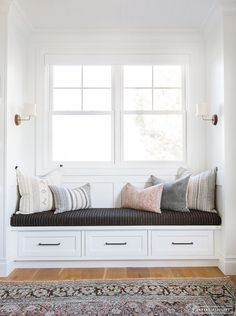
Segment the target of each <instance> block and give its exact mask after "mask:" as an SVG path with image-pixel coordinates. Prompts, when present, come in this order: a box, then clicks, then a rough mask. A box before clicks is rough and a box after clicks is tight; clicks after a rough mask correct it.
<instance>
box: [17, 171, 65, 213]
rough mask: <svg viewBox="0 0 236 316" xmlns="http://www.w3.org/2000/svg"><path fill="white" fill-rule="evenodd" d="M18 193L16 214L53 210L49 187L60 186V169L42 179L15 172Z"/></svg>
mask: <svg viewBox="0 0 236 316" xmlns="http://www.w3.org/2000/svg"><path fill="white" fill-rule="evenodd" d="M16 176H17V184H18V188H19V193H20V201H19V210H18V211H17V212H16V214H31V213H37V212H43V211H49V210H52V209H54V203H53V195H52V192H51V190H50V188H49V185H60V184H61V172H60V169H57V170H55V171H52V172H49V173H48V174H47V175H45V176H43V177H29V176H25V175H23V174H22V173H21V172H20V171H19V170H18V169H17V171H16Z"/></svg>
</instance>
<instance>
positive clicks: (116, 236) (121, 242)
mask: <svg viewBox="0 0 236 316" xmlns="http://www.w3.org/2000/svg"><path fill="white" fill-rule="evenodd" d="M85 243H86V245H85V255H86V257H92V258H96V259H98V260H99V259H104V258H106V259H113V258H115V259H129V258H140V259H141V258H142V257H146V256H147V232H146V231H142V230H139V231H119V230H116V231H105V232H101V231H93V232H86V235H85Z"/></svg>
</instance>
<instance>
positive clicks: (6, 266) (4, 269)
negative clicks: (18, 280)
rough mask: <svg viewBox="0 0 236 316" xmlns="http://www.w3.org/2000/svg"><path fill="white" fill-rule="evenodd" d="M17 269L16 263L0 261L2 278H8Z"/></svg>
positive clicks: (0, 275)
mask: <svg viewBox="0 0 236 316" xmlns="http://www.w3.org/2000/svg"><path fill="white" fill-rule="evenodd" d="M14 269H15V262H14V261H11V260H6V259H1V260H0V277H3V278H4V277H7V276H8V275H9V274H10V273H11V272H12V271H13V270H14Z"/></svg>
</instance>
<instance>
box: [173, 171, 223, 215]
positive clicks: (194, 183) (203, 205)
mask: <svg viewBox="0 0 236 316" xmlns="http://www.w3.org/2000/svg"><path fill="white" fill-rule="evenodd" d="M216 172H217V168H214V169H212V170H208V171H205V172H201V173H199V174H197V175H191V177H190V179H189V183H188V190H187V206H188V208H190V209H193V210H199V211H205V212H216V210H215V188H216ZM190 174H191V173H190V171H189V170H188V169H185V168H182V167H180V168H179V169H178V171H177V176H176V177H177V179H179V178H182V177H185V176H186V175H190Z"/></svg>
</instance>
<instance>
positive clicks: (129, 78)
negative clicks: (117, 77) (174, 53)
mask: <svg viewBox="0 0 236 316" xmlns="http://www.w3.org/2000/svg"><path fill="white" fill-rule="evenodd" d="M124 87H131V88H139V87H143V88H145V87H149V88H151V87H152V66H124Z"/></svg>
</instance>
